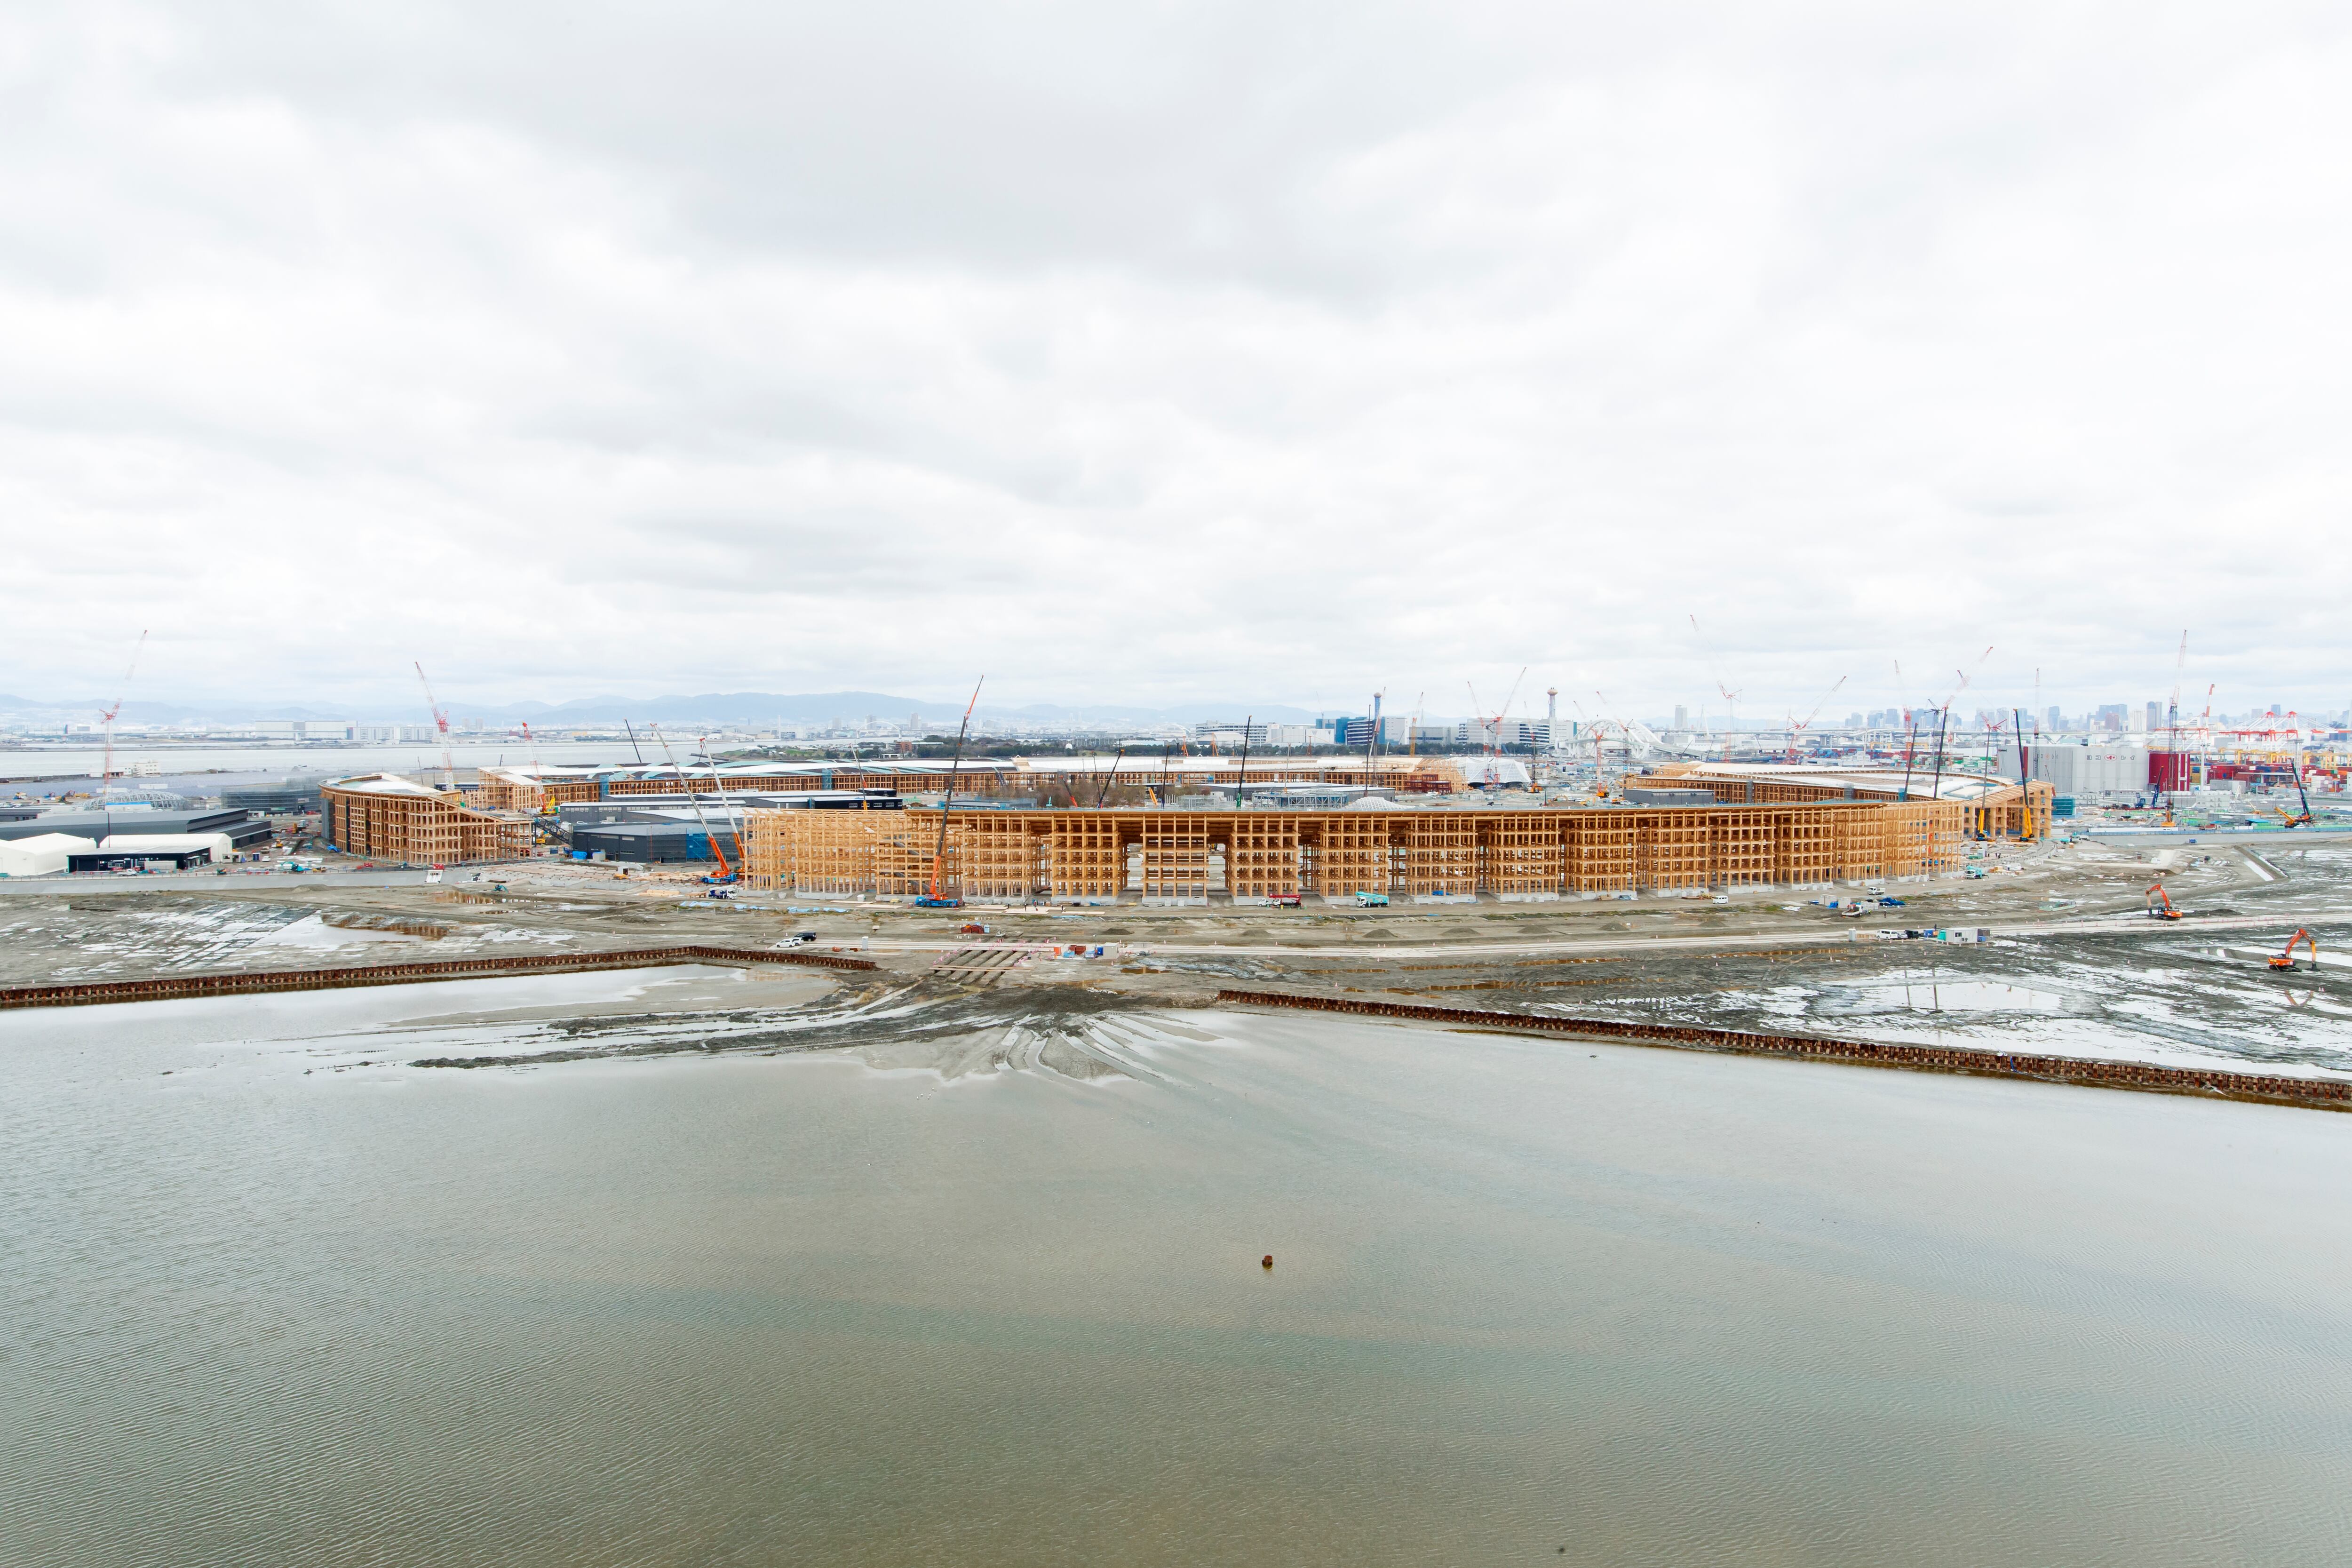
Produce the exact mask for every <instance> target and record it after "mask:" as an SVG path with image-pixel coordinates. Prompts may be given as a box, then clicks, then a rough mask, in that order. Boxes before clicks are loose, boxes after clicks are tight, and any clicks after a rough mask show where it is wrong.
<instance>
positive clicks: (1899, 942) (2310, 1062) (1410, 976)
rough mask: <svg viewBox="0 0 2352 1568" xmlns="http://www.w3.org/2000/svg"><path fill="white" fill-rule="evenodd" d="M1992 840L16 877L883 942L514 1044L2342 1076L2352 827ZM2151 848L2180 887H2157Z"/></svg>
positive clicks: (552, 946) (559, 1009)
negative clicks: (1101, 1037) (921, 896)
mask: <svg viewBox="0 0 2352 1568" xmlns="http://www.w3.org/2000/svg"><path fill="white" fill-rule="evenodd" d="M1974 863H1975V864H1976V865H1978V866H1979V867H1980V868H1982V869H1983V872H1984V874H1983V875H1982V876H1981V877H1980V878H1977V877H1960V876H1955V877H1952V878H1948V879H1943V880H1939V881H1937V882H1934V883H1909V884H1895V885H1892V886H1889V887H1888V888H1887V889H1885V891H1886V892H1887V893H1888V894H1890V895H1895V896H1899V897H1901V898H1903V899H1904V900H1905V903H1904V905H1903V906H1902V907H1901V908H1887V909H1874V910H1867V911H1865V912H1864V914H1863V915H1861V916H1860V917H1855V916H1852V915H1847V914H1843V913H1840V912H1836V911H1834V910H1831V909H1829V908H1825V907H1822V906H1821V905H1819V904H1816V903H1813V902H1810V901H1809V900H1812V899H1817V898H1823V897H1826V896H1828V895H1827V892H1826V891H1825V890H1814V891H1790V890H1786V889H1780V890H1770V891H1762V892H1752V893H1743V894H1741V895H1738V896H1736V897H1733V898H1732V899H1730V900H1728V901H1727V902H1717V901H1714V900H1711V899H1696V900H1693V899H1684V898H1659V897H1651V896H1644V897H1643V898H1641V899H1639V900H1633V901H1631V902H1626V901H1620V900H1591V901H1586V900H1568V901H1562V902H1558V903H1513V904H1505V903H1499V902H1495V901H1492V900H1483V899H1482V900H1476V901H1475V902H1474V901H1471V900H1459V901H1457V902H1455V903H1453V904H1449V905H1438V904H1413V905H1406V904H1399V905H1396V906H1392V907H1390V908H1386V909H1370V910H1357V909H1339V908H1328V909H1327V908H1324V907H1321V906H1320V905H1319V904H1310V906H1309V907H1308V908H1307V909H1304V910H1276V909H1271V908H1263V907H1253V908H1242V907H1234V906H1226V905H1213V906H1211V907H1209V908H1205V909H1203V908H1192V909H1181V910H1179V909H1147V908H1143V907H1141V906H1140V905H1138V904H1134V903H1120V904H1118V905H1112V906H1106V907H1090V908H1077V909H1059V910H1057V909H1051V908H1044V907H1031V908H1026V909H1009V908H992V907H985V906H982V907H974V908H969V909H964V910H915V909H911V908H908V907H904V906H900V905H897V904H888V903H878V902H877V903H860V902H857V901H856V900H819V899H814V898H806V897H802V896H798V895H787V894H775V895H760V894H756V893H751V892H744V893H741V894H739V895H737V896H736V897H734V898H732V899H730V900H713V899H710V898H709V897H707V896H706V895H707V892H708V889H706V888H705V887H704V885H703V884H701V883H700V882H699V881H698V879H695V878H693V877H691V876H689V875H688V874H687V873H684V872H667V873H665V872H656V873H653V874H651V875H648V874H646V872H644V871H642V870H639V871H635V872H633V873H632V874H631V875H629V876H627V877H620V876H616V875H615V874H614V870H613V869H612V868H609V867H603V866H596V867H590V866H584V865H579V864H575V863H566V862H556V861H551V860H550V861H537V862H530V863H526V864H521V865H514V866H503V867H497V868H484V869H480V870H477V869H475V868H458V869H453V870H452V871H451V872H449V873H448V877H449V880H447V881H446V882H445V883H443V884H442V885H439V886H424V885H416V883H415V874H411V875H410V877H409V879H408V880H409V881H410V882H411V884H412V885H408V886H382V885H374V886H370V885H354V884H353V883H352V881H348V880H345V879H339V878H337V877H334V876H332V875H325V876H306V877H296V876H283V875H279V876H271V877H268V878H258V877H238V878H218V879H211V885H209V886H207V885H206V884H207V879H205V878H202V877H194V878H172V879H119V880H116V881H114V882H111V883H103V884H100V883H86V884H82V885H79V886H74V887H60V886H58V885H56V884H50V885H48V886H47V887H45V888H43V889H40V892H39V894H38V896H34V889H33V888H32V887H31V886H30V885H27V884H17V885H16V886H14V887H12V888H10V889H9V893H10V894H11V895H12V896H10V897H7V898H5V900H0V985H14V986H22V985H39V984H60V983H68V982H74V983H82V982H89V981H100V980H131V979H145V978H150V977H153V976H157V975H169V974H179V973H214V972H223V971H247V970H262V969H311V968H321V967H342V966H348V965H354V964H367V963H413V962H416V961H419V960H434V959H445V958H478V957H496V956H501V955H506V954H525V953H528V954H559V953H572V952H595V951H600V950H615V949H625V948H644V947H656V946H663V945H667V944H675V943H689V942H692V943H718V944H725V945H729V946H744V947H772V946H775V945H777V944H779V943H786V942H795V941H796V940H797V939H799V938H800V937H801V935H802V933H809V934H810V935H811V936H813V938H814V941H813V943H811V945H813V946H814V948H815V950H816V951H819V952H834V951H839V952H845V953H851V954H856V955H859V956H863V957H866V958H869V959H871V960H872V961H873V962H874V963H877V965H878V966H879V968H878V970H877V972H874V973H838V974H835V973H820V972H812V971H800V970H794V971H791V972H789V973H786V974H783V975H777V974H774V973H771V972H766V971H745V970H725V969H717V968H696V969H693V970H677V971H670V972H646V971H640V972H632V973H636V974H638V975H640V976H642V977H644V978H643V983H642V984H635V985H632V986H624V987H620V988H618V990H614V988H613V987H612V986H610V985H607V986H605V987H604V990H603V991H600V992H598V993H597V999H590V1000H572V1001H564V1000H561V999H559V997H558V995H557V994H556V993H552V992H549V993H545V994H543V995H541V996H540V997H539V998H538V999H537V1000H527V1001H524V1002H520V1003H515V1004H512V1005H503V1006H499V1007H475V1006H474V1005H471V1004H467V1012H466V1016H468V1017H478V1018H479V1019H481V1020H482V1022H483V1024H484V1026H485V1027H488V1026H493V1025H495V1026H498V1030H499V1041H500V1043H499V1046H498V1047H497V1050H496V1053H495V1054H496V1056H497V1058H498V1059H501V1060H513V1059H516V1058H517V1057H518V1056H521V1057H530V1056H534V1055H550V1054H557V1055H562V1056H564V1057H573V1056H578V1055H586V1054H611V1053H615V1052H636V1051H644V1050H677V1049H702V1050H709V1049H728V1048H752V1049H758V1048H769V1049H772V1048H784V1047H787V1046H789V1047H790V1048H806V1047H813V1046H816V1045H820V1044H841V1043H855V1042H857V1041H860V1040H866V1041H871V1040H876V1039H880V1038H883V1037H902V1036H904V1035H906V1034H907V1033H908V1032H909V1031H910V1030H911V1031H919V1032H923V1033H930V1032H933V1031H937V1030H940V1029H952V1030H955V1031H958V1032H960V1033H961V1034H968V1033H969V1032H970V1031H971V1030H972V1029H974V1028H975V1027H979V1028H982V1029H986V1028H997V1029H1000V1030H1002V1029H1007V1028H1015V1026H1020V1025H1024V1024H1026V1025H1029V1026H1033V1029H1034V1026H1045V1025H1048V1024H1050V1021H1051V1020H1053V1019H1055V1018H1076V1017H1081V1016H1087V1015H1095V1014H1101V1013H1106V1012H1113V1011H1122V1012H1133V1011H1135V1010H1137V1009H1139V1008H1151V1007H1190V1006H1198V1005H1203V1004H1205V1003H1207V1002H1209V1001H1210V1000H1212V999H1213V996H1214V994H1215V993H1216V992H1217V990H1218V989H1219V988H1220V987H1223V986H1229V985H1237V986H1246V987H1249V988H1255V989H1279V990H1289V991H1298V992H1307V993H1318V994H1332V995H1352V996H1360V997H1361V998H1363V999H1365V1000H1379V1001H1400V1002H1405V1001H1410V1002H1420V1003H1429V1004H1436V1005H1454V1006H1463V1007H1473V1008H1480V1009H1489V1010H1497V1011H1512V1012H1535V1013H1547V1014H1560V1015H1570V1016H1586V1017H1598V1018H1612V1019H1633V1020H1642V1021H1654V1022H1672V1023H1683V1024H1703V1025H1706V1026H1713V1027H1719V1028H1734V1029H1763V1030H1769V1031H1772V1032H1780V1033H1814V1034H1826V1035H1835V1036H1840V1037H1848V1038H1863V1039H1877V1040H1900V1041H1923V1042H1924V1041H1935V1042H1940V1043H1944V1044H1950V1045H1973V1046H1978V1047H1981V1048H1984V1049H1988V1050H1996V1051H2002V1050H2009V1051H2047V1052H2053V1053H2056V1054H2063V1055H2077V1056H2098V1057H2128V1058H2138V1059H2145V1060H2153V1061H2162V1062H2169V1063H2190V1064H2216V1063H2218V1062H2220V1061H2221V1060H2227V1061H2229V1062H2231V1064H2233V1065H2237V1066H2241V1067H2242V1066H2247V1065H2252V1064H2267V1065H2270V1066H2272V1067H2273V1068H2283V1069H2287V1070H2294V1071H2303V1072H2309V1071H2319V1072H2325V1073H2343V1074H2345V1075H2347V1076H2352V965H2347V964H2345V963H2341V962H2339V954H2338V952H2337V951H2336V949H2337V948H2338V947H2339V946H2340V944H2341V942H2342V939H2343V938H2345V937H2346V936H2347V935H2352V836H2343V837H2339V836H2334V835H2305V834H2304V833H2301V832H2293V833H2288V832H2274V833H2267V834H2263V835H2260V836H2247V835H2238V836H2230V835H2222V836H2200V837H2199V838H2197V839H2196V840H2193V841H2191V840H2186V839H2183V838H2180V837H2156V836H2149V837H2143V838H2137V839H2134V838H2118V837H2108V838H2100V839H2095V840H2085V839H2077V840H2076V841H2075V842H2074V843H2073V844H2070V845H2063V846H2060V845H2052V846H2036V847H2024V848H2020V847H1994V846H1986V847H1983V848H1982V849H1981V851H1980V858H1979V859H1978V860H1977V861H1976V862H1974ZM2159 878H2160V879H2162V881H2163V883H2164V886H2165V888H2166V889H2167V890H2168V892H2169V893H2170V895H2171V896H2172V898H2173V900H2175V901H2176V902H2177V903H2178V904H2179V906H2180V907H2181V908H2182V909H2183V910H2186V911H2187V915H2186V918H2184V919H2182V920H2180V921H2157V920H2151V919H2149V918H2148V917H2147V914H2146V912H2145V910H2146V904H2147V895H2146V889H2147V887H2148V885H2149V883H2150V882H2151V881H2153V880H2156V879H2159ZM369 880H372V881H375V882H382V881H383V880H384V879H382V878H375V879H369ZM1838 891H1839V893H1840V894H1841V895H1842V896H1843V897H1846V898H1849V899H1850V898H1853V896H1855V894H1856V892H1857V891H1858V890H1857V889H1839V890H1838ZM967 925H978V926H984V927H985V928H986V930H985V931H984V932H974V933H969V934H968V933H966V932H965V931H963V928H964V927H965V926H967ZM2298 928H2308V929H2309V930H2310V931H2312V932H2313V933H2314V935H2315V937H2316V939H2317V942H2318V946H2319V949H2320V954H2321V962H2320V963H2318V964H2316V965H2314V964H2312V963H2309V962H2307V961H2300V962H2299V963H2298V966H2297V968H2296V969H2295V970H2294V972H2292V973H2274V972H2273V971H2272V970H2271V969H2270V968H2269V967H2268V965H2267V964H2266V963H2265V962H2264V960H2263V950H2265V949H2267V950H2268V951H2270V952H2276V951H2277V950H2278V949H2279V947H2280V946H2281V944H2282V943H2283V942H2284V941H2285V939H2286V937H2287V936H2288V935H2289V934H2290V933H2291V932H2293V931H2295V930H2296V929H2298ZM1906 931H1911V932H1921V931H1943V932H1948V933H1951V934H1952V935H1953V936H1957V937H1959V938H1961V939H1962V940H1948V939H1938V938H1935V937H1926V936H1918V935H1913V936H1908V937H1906V935H1904V933H1905V932H1906ZM1979 932H1983V933H1986V934H1985V936H1984V937H1983V939H1982V940H1979ZM1074 949H1076V950H1082V952H1083V956H1072V955H1071V953H1072V950H1074ZM1097 950H1099V952H1097ZM455 984H457V986H458V987H459V988H461V989H462V988H463V987H464V986H466V985H468V984H474V985H484V984H505V983H502V982H500V983H492V982H458V983H455ZM592 989H593V988H592ZM485 1001H487V994H485ZM1015 1032H1016V1033H1017V1032H1018V1031H1017V1028H1016V1029H1015ZM1047 1033H1048V1034H1050V1033H1051V1030H1050V1028H1048V1029H1047Z"/></svg>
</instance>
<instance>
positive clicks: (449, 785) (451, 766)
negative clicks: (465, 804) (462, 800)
mask: <svg viewBox="0 0 2352 1568" xmlns="http://www.w3.org/2000/svg"><path fill="white" fill-rule="evenodd" d="M416 683H417V684H418V685H419V686H422V687H423V688H425V707H427V708H428V709H430V710H432V712H433V727H434V728H435V729H436V730H437V731H440V735H441V787H442V788H443V789H449V790H454V789H456V788H457V759H455V758H454V757H452V756H451V755H450V754H449V710H447V709H446V708H444V707H442V706H441V704H439V703H438V702H436V701H434V700H433V683H432V682H431V681H429V680H427V679H425V665H424V663H423V661H422V660H419V661H416Z"/></svg>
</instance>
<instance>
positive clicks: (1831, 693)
mask: <svg viewBox="0 0 2352 1568" xmlns="http://www.w3.org/2000/svg"><path fill="white" fill-rule="evenodd" d="M1846 679H1847V678H1846V677H1844V676H1843V675H1841V676H1839V677H1838V678H1837V686H1832V687H1831V688H1830V689H1828V690H1827V691H1824V692H1822V700H1820V701H1819V702H1816V703H1814V704H1813V710H1812V711H1811V712H1810V713H1808V714H1806V715H1805V717H1804V718H1803V720H1802V721H1800V720H1799V719H1798V718H1797V716H1796V715H1795V714H1793V713H1791V714H1790V715H1789V760H1790V762H1792V763H1793V762H1795V761H1796V760H1797V737H1798V735H1799V734H1800V733H1801V732H1802V731H1806V730H1809V729H1811V727H1812V722H1813V721H1814V720H1816V719H1818V718H1820V717H1821V716H1822V709H1823V708H1825V707H1827V706H1828V705H1829V700H1830V699H1831V698H1832V697H1835V696H1836V695H1837V694H1838V687H1840V686H1843V685H1844V684H1845V683H1846Z"/></svg>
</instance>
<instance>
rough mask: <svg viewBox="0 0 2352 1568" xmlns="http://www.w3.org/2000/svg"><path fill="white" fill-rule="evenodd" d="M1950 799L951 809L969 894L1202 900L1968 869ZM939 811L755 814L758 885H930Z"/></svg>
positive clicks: (1649, 886)
mask: <svg viewBox="0 0 2352 1568" xmlns="http://www.w3.org/2000/svg"><path fill="white" fill-rule="evenodd" d="M1967 809H1968V808H1965V807H1962V806H1959V805H1949V804H1941V805H1939V804H1936V803H1933V802H1925V801H1920V802H1910V803H1906V804H1900V805H1895V804H1885V803H1869V802H1864V803H1853V802H1829V803H1816V804H1812V805H1779V806H1746V805H1743V806H1735V807H1704V806H1702V807H1677V806H1660V807H1651V808H1640V807H1634V808H1612V809H1584V810H1530V811H1381V812H1376V811H1352V810H1351V811H1329V812H1313V811H1230V812H1223V811H1220V812H1204V811H1156V810H1126V811H971V812H957V813H952V814H950V820H949V826H948V846H949V857H950V867H949V877H948V884H949V889H950V890H951V891H954V892H956V893H957V894H958V895H959V896H961V897H963V898H966V899H988V900H1002V899H1025V898H1032V897H1046V898H1061V899H1099V898H1105V897H1108V896H1111V895H1113V894H1116V893H1118V892H1122V891H1133V892H1138V893H1140V894H1141V895H1142V896H1143V897H1145V898H1147V899H1151V900H1169V899H1172V900H1200V899H1204V898H1207V897H1208V896H1209V895H1210V893H1211V892H1212V891H1213V890H1217V889H1216V887H1215V885H1214V874H1215V869H1216V868H1217V867H1219V866H1220V865H1222V867H1223V890H1227V891H1230V892H1232V893H1233V894H1234V896H1236V897H1239V898H1278V897H1285V896H1288V895H1291V894H1322V895H1325V896H1327V897H1339V898H1345V897H1348V896H1349V895H1351V894H1354V893H1359V892H1365V893H1382V894H1390V895H1394V896H1412V895H1423V894H1437V893H1444V894H1447V895H1450V896H1454V897H1467V896H1469V895H1471V894H1473V893H1480V892H1490V893H1497V894H1504V895H1508V896H1516V897H1528V896H1560V895H1572V894H1580V893H1615V892H1631V891H1652V890H1655V891H1681V890H1696V889H1710V888H1737V887H1758V886H1766V885H1783V886H1800V887H1802V886H1812V885H1819V884H1824V883H1830V882H1838V881H1859V880H1863V879H1874V878H1880V877H1916V876H1921V875H1927V874H1932V873H1935V872H1938V871H1948V870H1951V869H1953V868H1955V867H1956V866H1957V864H1958V853H1959V847H1960V835H1961V831H1962V825H1963V819H1964V812H1965V811H1966V810H1967ZM939 824H940V817H939V814H938V813H937V812H936V811H924V810H909V811H903V812H870V813H869V812H815V811H753V812H751V813H750V814H748V817H747V826H746V830H745V837H746V843H747V851H746V853H747V862H748V879H749V881H750V882H751V885H752V886H754V887H761V888H772V889H792V890H794V891H798V892H804V893H833V894H851V895H856V894H868V895H874V896H880V897H894V896H906V895H909V894H916V893H920V892H922V891H924V890H926V887H927V884H928V880H929V873H930V862H931V856H932V853H933V847H934V846H935V845H936V843H937V842H938V835H939Z"/></svg>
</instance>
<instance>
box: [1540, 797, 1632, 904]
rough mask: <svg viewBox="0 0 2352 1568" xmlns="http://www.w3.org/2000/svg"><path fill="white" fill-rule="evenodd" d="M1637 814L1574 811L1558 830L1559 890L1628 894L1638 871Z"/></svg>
mask: <svg viewBox="0 0 2352 1568" xmlns="http://www.w3.org/2000/svg"><path fill="white" fill-rule="evenodd" d="M1636 823H1637V814H1635V813H1633V812H1630V811H1594V812H1578V813H1575V814H1574V815H1573V816H1570V819H1569V821H1568V822H1567V824H1566V825H1565V826H1563V827H1562V829H1561V833H1560V850H1561V863H1562V871H1563V874H1562V877H1561V890H1562V891H1564V892H1573V893H1630V892H1632V891H1633V890H1634V882H1635V880H1636V878H1637V876H1638V873H1639V844H1638V835H1639V828H1638V826H1636Z"/></svg>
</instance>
